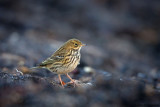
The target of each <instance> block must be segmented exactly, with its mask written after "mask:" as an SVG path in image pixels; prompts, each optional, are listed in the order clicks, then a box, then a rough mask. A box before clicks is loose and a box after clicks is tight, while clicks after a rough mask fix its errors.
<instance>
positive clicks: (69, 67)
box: [56, 60, 80, 74]
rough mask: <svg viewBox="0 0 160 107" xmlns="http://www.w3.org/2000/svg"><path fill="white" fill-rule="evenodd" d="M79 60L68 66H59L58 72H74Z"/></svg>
mask: <svg viewBox="0 0 160 107" xmlns="http://www.w3.org/2000/svg"><path fill="white" fill-rule="evenodd" d="M79 61H80V60H78V61H76V62H75V63H73V64H71V65H69V66H68V67H61V68H59V69H58V70H57V72H56V73H57V74H66V73H69V72H72V71H73V70H74V69H75V68H76V67H77V65H78V64H79Z"/></svg>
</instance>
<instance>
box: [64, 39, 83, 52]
mask: <svg viewBox="0 0 160 107" xmlns="http://www.w3.org/2000/svg"><path fill="white" fill-rule="evenodd" d="M66 46H67V48H70V49H75V50H78V49H80V48H81V47H82V46H85V44H83V43H82V42H81V41H79V40H78V39H70V40H68V41H67V42H66Z"/></svg>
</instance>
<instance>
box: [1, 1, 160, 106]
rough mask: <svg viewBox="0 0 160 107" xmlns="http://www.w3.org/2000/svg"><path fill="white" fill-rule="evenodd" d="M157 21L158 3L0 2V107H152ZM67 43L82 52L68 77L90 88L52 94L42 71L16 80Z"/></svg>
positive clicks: (158, 54) (159, 78) (158, 51)
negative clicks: (80, 46) (75, 42)
mask: <svg viewBox="0 0 160 107" xmlns="http://www.w3.org/2000/svg"><path fill="white" fill-rule="evenodd" d="M159 19H160V1H159V0H67V1H66V0H34V1H33V0H26V1H22V0H1V1H0V73H1V75H0V77H1V82H0V90H1V92H0V94H1V95H0V105H1V106H26V105H28V106H31V105H33V106H39V107H40V106H42V105H43V106H52V105H54V106H64V105H66V106H73V107H74V106H94V107H97V106H106V105H108V106H116V105H119V106H131V105H132V106H133V104H134V106H146V105H152V106H153V105H155V106H160V103H159V102H158V99H159V95H160V93H159V92H160V36H159V35H160V20H159ZM71 38H77V39H79V40H81V41H82V42H83V43H85V44H87V46H86V47H83V49H82V51H81V53H82V58H81V64H80V65H79V67H78V68H77V69H76V70H75V71H74V72H73V73H72V74H71V75H72V77H73V78H75V79H77V80H80V81H81V82H84V83H86V84H87V83H91V84H92V85H93V86H95V87H94V88H91V89H90V88H89V89H88V88H87V89H86V88H85V89H81V90H79V89H70V88H69V90H65V91H64V90H59V89H55V86H56V85H58V86H59V83H58V82H57V83H55V84H54V86H52V85H51V84H50V83H49V82H45V81H41V79H42V78H47V79H48V78H49V79H53V80H56V79H57V77H56V75H53V74H52V73H50V72H49V71H46V70H39V71H40V72H41V73H42V74H36V75H35V77H34V76H31V75H28V74H25V75H23V76H22V75H17V72H16V70H15V69H18V70H20V71H22V72H23V73H26V72H27V73H28V72H29V69H28V68H30V67H33V66H35V65H36V64H38V63H40V62H41V61H43V60H44V59H46V58H47V57H49V56H50V55H51V54H52V53H53V52H55V50H56V49H57V48H59V47H60V46H61V45H62V44H63V43H64V42H66V41H67V40H68V39H71ZM15 78H16V79H15ZM39 79H40V81H39ZM64 79H65V77H64ZM33 80H34V81H33ZM35 80H36V83H35ZM27 81H30V82H29V83H28V82H27ZM37 81H38V83H37ZM6 84H7V85H6ZM35 84H36V85H35ZM37 84H38V85H37ZM41 85H42V86H41ZM46 85H47V86H48V87H47V86H46ZM28 86H30V88H29V89H28ZM15 87H17V88H15ZM39 87H41V88H42V89H41V90H39V91H37V89H39ZM6 89H8V90H7V91H6ZM67 89H68V88H67ZM11 90H12V91H11ZM35 90H36V91H35ZM82 90H83V91H82ZM88 90H93V91H90V92H89V93H88ZM5 93H10V94H9V95H8V96H7V97H6V94H5ZM15 93H16V95H15ZM24 93H25V94H24ZM40 93H41V94H40ZM42 93H45V94H42ZM55 93H56V96H54V94H55ZM70 94H72V96H70ZM14 95H15V96H16V97H14V98H12V97H13V96H14ZM4 96H5V97H4ZM32 96H34V97H32ZM43 96H46V99H45V100H44V99H43ZM64 96H65V98H64ZM75 97H77V99H74V98H75ZM61 98H64V100H65V101H61ZM28 99H30V100H28ZM35 99H36V100H35ZM73 99H74V100H73ZM81 99H83V100H81ZM53 100H54V101H53ZM71 101H72V102H71Z"/></svg>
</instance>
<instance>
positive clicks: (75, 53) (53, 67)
mask: <svg viewBox="0 0 160 107" xmlns="http://www.w3.org/2000/svg"><path fill="white" fill-rule="evenodd" d="M82 46H85V45H84V44H82V42H81V41H79V40H77V39H70V40H68V41H67V42H66V43H64V45H62V46H61V47H60V48H59V49H58V50H57V51H56V52H55V53H54V54H53V55H52V56H51V57H49V58H47V59H46V60H45V61H43V62H42V63H40V64H39V65H38V66H37V67H35V68H46V69H48V70H50V71H51V72H54V73H57V74H58V77H59V80H60V82H61V85H62V86H63V85H64V82H63V81H62V79H61V74H65V75H67V77H68V78H69V79H70V80H71V81H72V82H73V83H74V81H73V80H72V78H71V77H70V76H69V75H68V73H69V72H71V71H73V70H74V69H75V68H76V67H77V65H78V64H79V62H80V57H81V54H80V50H81V47H82ZM74 84H75V83H74Z"/></svg>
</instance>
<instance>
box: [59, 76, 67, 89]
mask: <svg viewBox="0 0 160 107" xmlns="http://www.w3.org/2000/svg"><path fill="white" fill-rule="evenodd" d="M58 78H59V81H60V82H61V85H62V87H63V88H64V85H65V84H66V83H65V82H63V81H62V79H61V75H60V74H58Z"/></svg>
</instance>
